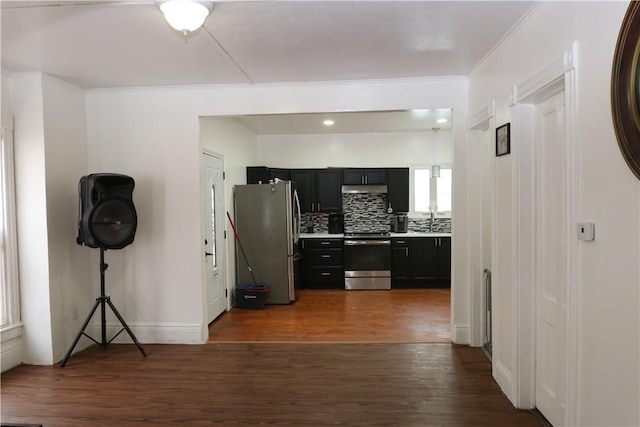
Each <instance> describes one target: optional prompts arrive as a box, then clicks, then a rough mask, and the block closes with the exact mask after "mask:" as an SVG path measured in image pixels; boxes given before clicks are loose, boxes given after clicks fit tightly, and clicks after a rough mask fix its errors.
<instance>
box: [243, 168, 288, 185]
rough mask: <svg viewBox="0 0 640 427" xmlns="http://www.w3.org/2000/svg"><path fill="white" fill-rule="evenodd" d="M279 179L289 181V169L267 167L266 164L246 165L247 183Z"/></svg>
mask: <svg viewBox="0 0 640 427" xmlns="http://www.w3.org/2000/svg"><path fill="white" fill-rule="evenodd" d="M276 178H278V179H281V180H283V181H289V180H290V179H291V176H290V173H289V170H287V169H277V168H269V167H266V166H248V167H247V184H259V183H260V182H262V183H264V184H266V183H268V182H269V181H270V180H272V179H276Z"/></svg>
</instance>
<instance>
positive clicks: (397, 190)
mask: <svg viewBox="0 0 640 427" xmlns="http://www.w3.org/2000/svg"><path fill="white" fill-rule="evenodd" d="M387 205H388V206H387V207H388V208H391V209H393V212H394V213H398V212H409V168H394V169H387Z"/></svg>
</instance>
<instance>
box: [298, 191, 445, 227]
mask: <svg viewBox="0 0 640 427" xmlns="http://www.w3.org/2000/svg"><path fill="white" fill-rule="evenodd" d="M386 200H387V196H386V194H375V193H366V194H353V193H346V194H343V195H342V212H343V213H344V231H345V232H367V231H389V230H390V229H391V219H392V218H393V214H389V213H387V201H386ZM430 222H431V220H430V218H428V217H427V218H409V224H408V231H423V232H426V231H430V230H429V228H430V227H429V223H430ZM328 224H329V214H328V213H306V214H303V215H302V231H303V232H315V233H320V232H327V231H328ZM312 229H313V231H311V230H312ZM432 231H434V232H441V233H450V232H451V218H436V219H435V220H434V222H433V229H432Z"/></svg>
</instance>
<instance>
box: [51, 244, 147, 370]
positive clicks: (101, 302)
mask: <svg viewBox="0 0 640 427" xmlns="http://www.w3.org/2000/svg"><path fill="white" fill-rule="evenodd" d="M104 251H105V250H104V248H100V296H99V297H98V298H96V302H95V303H94V304H93V307H91V310H89V314H88V315H87V318H86V319H85V320H84V323H82V327H81V328H80V331H79V332H78V335H76V338H75V339H74V340H73V344H71V347H70V348H69V350H68V351H67V354H66V355H65V356H64V359H62V363H61V364H60V367H62V368H64V366H65V365H66V364H67V360H68V359H69V357H70V356H71V353H72V352H73V349H74V348H75V347H76V345H77V344H78V341H80V337H82V336H83V335H84V336H85V337H87V338H89V339H90V340H91V341H93V342H94V343H96V344H98V345H99V346H100V347H102V348H103V349H104V348H107V346H108V345H109V344H111V342H112V341H113V340H114V339H116V337H117V336H118V335H120V334H121V333H122V331H127V333H128V334H129V336H130V337H131V339H132V340H133V342H134V343H135V345H136V346H137V347H138V350H140V353H142V355H143V356H146V355H147V351H146V350H145V349H144V347H143V346H142V344H140V342H139V341H138V339H137V338H136V336H135V335H134V334H133V332H131V329H129V326H127V322H125V321H124V319H123V318H122V316H121V315H120V313H119V312H118V310H117V309H116V307H115V306H114V305H113V303H112V302H111V297H108V296H106V295H105V286H104V283H105V281H104V273H105V271H106V270H107V268H108V267H109V265H108V264H105V262H104ZM107 305H109V307H110V308H111V311H112V312H113V314H115V315H116V317H117V318H118V320H119V321H120V324H121V325H122V329H120V331H119V332H118V333H117V334H115V335H114V336H113V337H112V338H111V339H110V340H109V341H107V310H106V309H107ZM98 306H100V315H101V320H102V336H101V341H100V342H98V341H96V340H95V339H94V338H93V337H91V336H90V335H87V334H86V333H85V329H86V328H87V325H89V322H90V321H91V318H92V317H93V315H94V314H95V312H96V310H97V309H98Z"/></svg>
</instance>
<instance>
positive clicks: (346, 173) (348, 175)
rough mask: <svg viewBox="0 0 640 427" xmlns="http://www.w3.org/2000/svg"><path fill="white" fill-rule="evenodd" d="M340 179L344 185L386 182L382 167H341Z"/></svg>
mask: <svg viewBox="0 0 640 427" xmlns="http://www.w3.org/2000/svg"><path fill="white" fill-rule="evenodd" d="M342 180H343V183H344V184H345V185H359V184H367V185H380V184H386V183H387V179H386V173H385V170H384V169H369V168H367V169H353V168H349V169H343V175H342Z"/></svg>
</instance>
